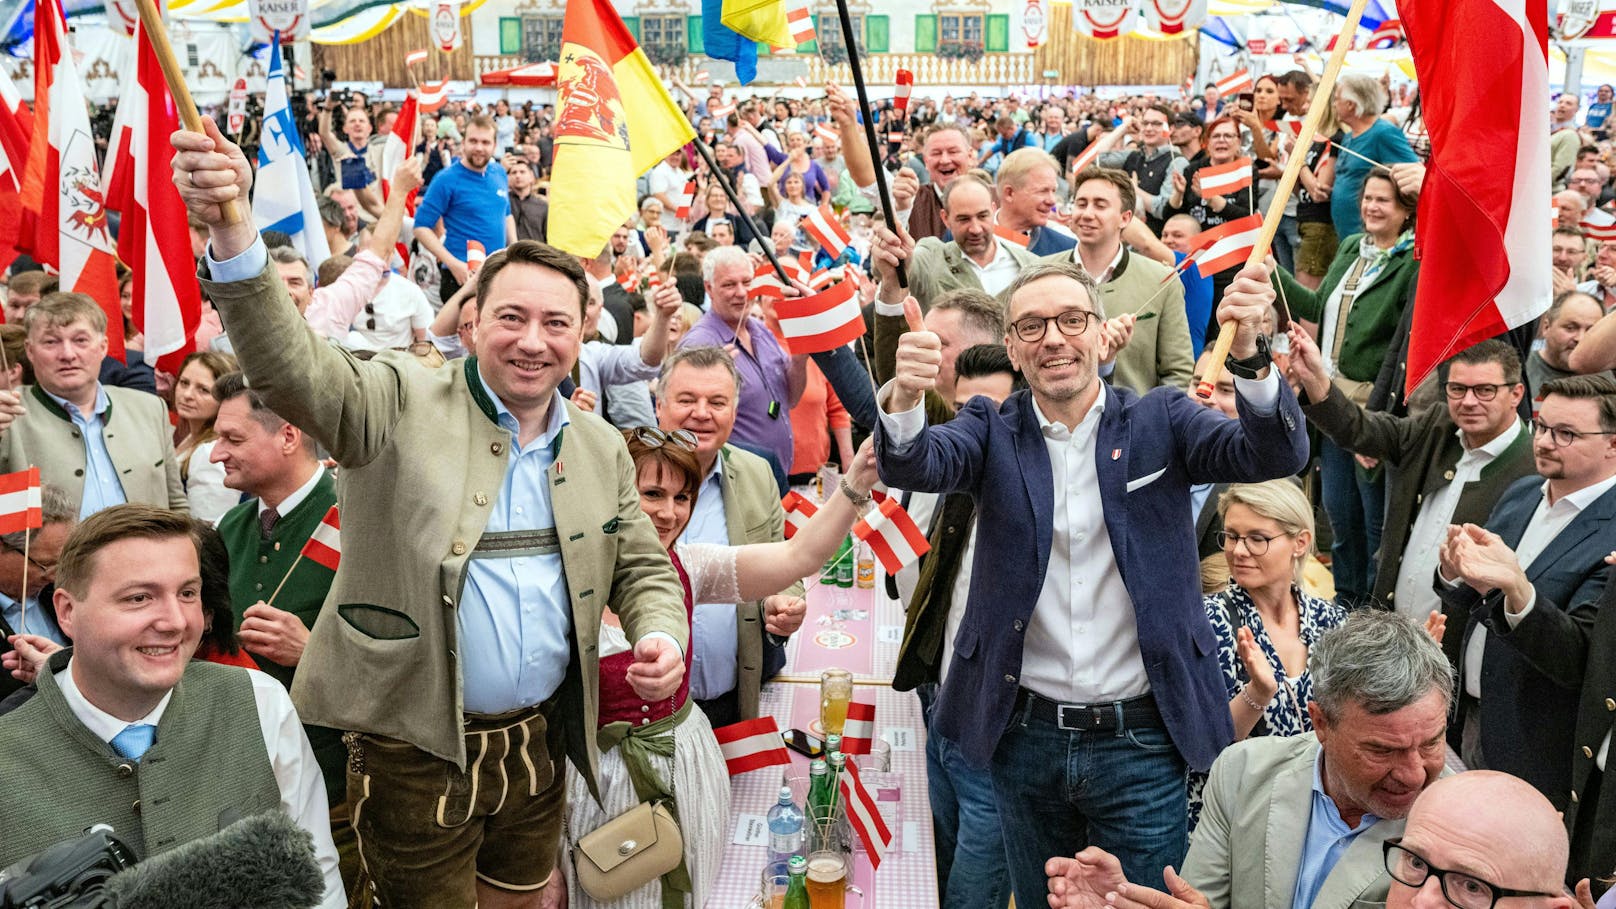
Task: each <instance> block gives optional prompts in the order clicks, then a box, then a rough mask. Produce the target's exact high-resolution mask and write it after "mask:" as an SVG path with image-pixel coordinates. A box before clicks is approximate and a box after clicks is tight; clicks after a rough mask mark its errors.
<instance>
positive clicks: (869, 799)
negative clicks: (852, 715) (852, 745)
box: [838, 704, 892, 868]
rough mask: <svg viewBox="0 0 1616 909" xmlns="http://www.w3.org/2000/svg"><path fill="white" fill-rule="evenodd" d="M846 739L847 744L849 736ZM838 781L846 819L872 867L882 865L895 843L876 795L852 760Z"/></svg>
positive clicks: (844, 766)
mask: <svg viewBox="0 0 1616 909" xmlns="http://www.w3.org/2000/svg"><path fill="white" fill-rule="evenodd" d="M852 706H853V705H851V704H849V705H848V709H849V710H852ZM843 742H844V744H845V742H846V740H845V739H844V740H843ZM838 782H839V784H840V789H841V792H842V799H843V804H845V805H847V819H848V821H849V822H850V823H851V824H852V826H853V832H854V833H856V834H858V838H859V841H860V842H862V843H863V844H864V852H865V853H866V854H867V855H869V857H870V867H871V868H880V867H881V858H882V857H883V856H885V855H886V853H887V848H888V847H889V846H891V845H892V831H891V830H889V829H888V828H887V822H886V820H885V819H884V818H882V817H881V810H880V808H879V806H877V804H876V801H875V798H874V797H873V796H871V795H870V791H869V790H868V789H866V788H864V781H863V780H861V779H859V772H858V768H857V767H855V766H853V762H852V761H849V762H847V764H845V765H843V767H842V778H841V779H840V780H839V781H838Z"/></svg>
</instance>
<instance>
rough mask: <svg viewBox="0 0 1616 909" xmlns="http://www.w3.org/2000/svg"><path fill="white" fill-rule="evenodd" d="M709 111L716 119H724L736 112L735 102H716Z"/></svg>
mask: <svg viewBox="0 0 1616 909" xmlns="http://www.w3.org/2000/svg"><path fill="white" fill-rule="evenodd" d="M707 113H708V114H710V115H712V117H714V118H715V119H718V120H722V119H724V118H725V117H728V116H729V115H730V114H733V113H735V102H733V101H730V102H727V103H724V104H714V105H713V106H712V107H709V108H707Z"/></svg>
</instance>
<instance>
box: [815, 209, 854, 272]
mask: <svg viewBox="0 0 1616 909" xmlns="http://www.w3.org/2000/svg"><path fill="white" fill-rule="evenodd" d="M802 229H803V230H805V231H807V232H808V236H810V237H813V238H814V242H815V243H818V244H819V245H820V247H821V248H822V249H824V250H825V253H826V254H827V255H829V256H830V257H831V258H832V259H840V258H841V257H842V253H844V252H846V251H847V247H848V246H849V245H850V244H852V242H853V238H852V237H851V236H849V235H848V233H847V228H845V227H843V226H842V222H841V221H839V220H838V219H837V218H836V215H835V214H834V213H832V212H831V210H830V206H829V205H828V204H821V205H820V206H819V207H818V208H816V209H814V210H813V211H811V212H809V213H808V216H807V217H806V218H803V219H802Z"/></svg>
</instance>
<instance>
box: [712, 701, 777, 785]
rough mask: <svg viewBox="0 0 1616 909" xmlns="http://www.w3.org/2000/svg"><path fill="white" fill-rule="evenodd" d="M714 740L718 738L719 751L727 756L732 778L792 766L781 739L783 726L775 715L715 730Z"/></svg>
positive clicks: (726, 762) (726, 761) (726, 764)
mask: <svg viewBox="0 0 1616 909" xmlns="http://www.w3.org/2000/svg"><path fill="white" fill-rule="evenodd" d="M713 737H714V738H716V739H718V750H719V751H720V752H721V753H722V754H723V755H724V764H725V766H726V767H728V768H729V775H730V776H737V775H739V774H742V773H750V772H751V771H753V770H762V769H763V768H765V767H777V766H781V765H784V764H789V763H791V755H790V754H789V753H787V752H786V743H785V740H784V739H782V738H780V726H779V724H778V723H776V722H775V721H774V717H772V716H768V715H764V716H760V717H758V718H757V719H755V720H744V721H742V722H739V723H735V724H733V725H730V726H722V727H720V728H718V729H714V730H713Z"/></svg>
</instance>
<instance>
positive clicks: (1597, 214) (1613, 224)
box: [1550, 208, 1616, 243]
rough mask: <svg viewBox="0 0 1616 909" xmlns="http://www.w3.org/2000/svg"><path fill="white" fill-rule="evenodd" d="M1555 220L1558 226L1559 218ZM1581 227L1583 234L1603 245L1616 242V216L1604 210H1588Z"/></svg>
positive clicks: (1552, 214) (1551, 211) (1551, 212)
mask: <svg viewBox="0 0 1616 909" xmlns="http://www.w3.org/2000/svg"><path fill="white" fill-rule="evenodd" d="M1550 216H1551V217H1554V212H1553V210H1552V209H1551V210H1550ZM1554 220H1555V224H1556V225H1558V224H1559V218H1558V217H1554ZM1581 227H1582V232H1583V234H1585V235H1586V236H1587V237H1588V239H1590V240H1593V241H1595V242H1598V243H1603V242H1604V241H1606V240H1616V215H1613V214H1611V213H1610V212H1608V211H1606V210H1604V209H1603V208H1590V209H1588V211H1587V213H1586V214H1584V215H1583V216H1582V224H1581Z"/></svg>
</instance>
